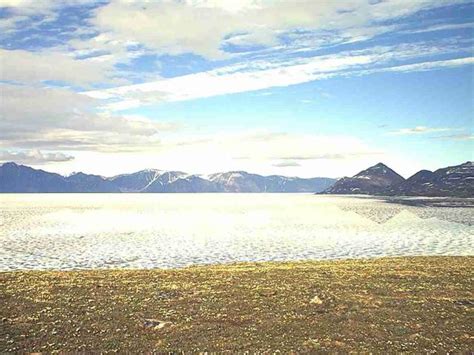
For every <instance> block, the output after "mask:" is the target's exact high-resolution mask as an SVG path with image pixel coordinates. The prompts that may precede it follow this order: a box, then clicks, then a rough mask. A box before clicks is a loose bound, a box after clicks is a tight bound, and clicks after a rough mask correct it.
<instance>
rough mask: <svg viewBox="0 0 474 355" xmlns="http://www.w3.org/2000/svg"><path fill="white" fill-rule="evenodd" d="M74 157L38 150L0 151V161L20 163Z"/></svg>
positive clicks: (51, 161) (36, 162) (52, 160)
mask: <svg viewBox="0 0 474 355" xmlns="http://www.w3.org/2000/svg"><path fill="white" fill-rule="evenodd" d="M73 159H74V157H73V156H71V155H67V154H64V153H61V152H42V151H40V150H37V149H35V150H21V151H8V150H6V151H0V162H9V161H13V162H15V163H20V164H31V165H37V164H46V163H58V162H66V161H70V160H73Z"/></svg>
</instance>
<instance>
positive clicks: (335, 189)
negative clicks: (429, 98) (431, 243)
mask: <svg viewBox="0 0 474 355" xmlns="http://www.w3.org/2000/svg"><path fill="white" fill-rule="evenodd" d="M322 194H342V195H345V194H361V195H386V196H395V195H398V196H426V197H450V196H452V197H474V163H473V162H472V161H467V162H465V163H462V164H459V165H453V166H448V167H446V168H440V169H437V170H435V171H434V172H433V171H430V170H420V171H418V172H417V173H415V174H414V175H412V176H410V177H409V178H408V179H404V178H403V177H402V176H400V175H399V174H397V173H396V172H395V171H394V170H392V169H390V168H389V167H388V166H386V165H385V164H383V163H378V164H376V165H374V166H371V167H369V168H368V169H366V170H363V171H361V172H359V173H358V174H356V175H354V176H352V177H343V178H341V179H339V180H338V181H336V183H335V184H334V185H332V186H331V187H330V188H328V189H326V190H325V191H323V192H322Z"/></svg>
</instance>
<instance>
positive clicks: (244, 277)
mask: <svg viewBox="0 0 474 355" xmlns="http://www.w3.org/2000/svg"><path fill="white" fill-rule="evenodd" d="M473 261H474V257H416V258H387V259H377V260H346V261H321V262H292V263H257V264H255V263H246V264H236V265H224V266H203V267H191V268H186V269H178V270H139V271H123V270H122V271H119V270H115V271H103V270H102V271H77V272H76V271H75V272H5V273H0V282H1V292H0V302H1V304H2V308H1V313H2V315H1V317H2V323H1V330H0V352H6V351H31V352H33V351H34V352H37V351H47V352H50V351H90V350H96V351H121V352H123V351H132V352H137V351H152V350H156V351H178V350H191V351H205V350H209V351H223V350H233V351H244V350H250V351H276V350H280V351H289V350H294V351H298V352H299V351H315V350H319V351H326V350H330V351H339V352H347V351H350V350H356V351H374V352H379V353H380V352H386V351H409V352H426V351H433V352H435V351H436V352H446V351H455V352H458V351H467V352H468V351H470V350H473V349H474V343H473V340H474V335H473V324H474V319H473V305H474V296H473V290H472V265H473Z"/></svg>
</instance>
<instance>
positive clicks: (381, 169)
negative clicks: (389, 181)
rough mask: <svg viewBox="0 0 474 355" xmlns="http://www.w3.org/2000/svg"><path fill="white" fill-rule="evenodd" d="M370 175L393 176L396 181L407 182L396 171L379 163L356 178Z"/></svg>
mask: <svg viewBox="0 0 474 355" xmlns="http://www.w3.org/2000/svg"><path fill="white" fill-rule="evenodd" d="M370 175H379V176H383V175H391V176H393V178H394V179H397V180H400V181H403V180H405V179H404V178H403V177H402V176H400V175H399V174H398V173H396V172H395V171H394V170H392V169H390V168H389V167H388V166H387V165H385V164H384V163H378V164H375V165H374V166H371V167H370V168H367V169H365V170H362V171H361V172H360V173H358V174H356V175H355V176H354V177H364V176H370Z"/></svg>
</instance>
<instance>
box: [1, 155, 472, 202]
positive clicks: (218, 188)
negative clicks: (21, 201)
mask: <svg viewBox="0 0 474 355" xmlns="http://www.w3.org/2000/svg"><path fill="white" fill-rule="evenodd" d="M0 192H115V193H117V192H144V193H175V192H234V193H235V192H254V193H258V192H313V193H322V194H364V195H385V196H428V197H429V196H454V197H474V163H473V162H472V161H469V162H466V163H464V164H460V165H456V166H450V167H447V168H442V169H438V170H436V171H434V172H432V171H429V170H421V171H419V172H417V173H416V174H414V175H413V176H411V177H409V178H408V179H404V178H403V177H402V176H401V175H399V174H398V173H396V172H395V171H394V170H392V169H390V168H389V167H388V166H386V165H385V164H383V163H378V164H376V165H374V166H372V167H370V168H368V169H366V170H363V171H361V172H359V173H358V174H356V175H354V176H353V177H343V178H341V179H339V180H337V179H331V178H324V177H315V178H307V179H303V178H298V177H286V176H280V175H271V176H262V175H258V174H250V173H248V172H245V171H229V172H224V173H216V174H211V175H208V176H201V175H193V174H187V173H185V172H182V171H162V170H156V169H148V170H142V171H138V172H136V173H131V174H122V175H117V176H113V177H103V176H99V175H91V174H84V173H81V172H79V173H74V174H71V175H69V176H62V175H59V174H55V173H50V172H46V171H44V170H38V169H33V168H31V167H28V166H24V165H18V164H15V163H13V162H10V163H4V164H2V165H0Z"/></svg>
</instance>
